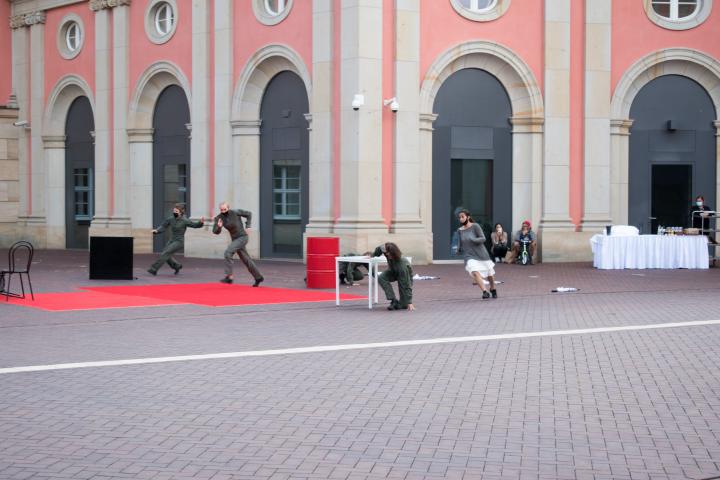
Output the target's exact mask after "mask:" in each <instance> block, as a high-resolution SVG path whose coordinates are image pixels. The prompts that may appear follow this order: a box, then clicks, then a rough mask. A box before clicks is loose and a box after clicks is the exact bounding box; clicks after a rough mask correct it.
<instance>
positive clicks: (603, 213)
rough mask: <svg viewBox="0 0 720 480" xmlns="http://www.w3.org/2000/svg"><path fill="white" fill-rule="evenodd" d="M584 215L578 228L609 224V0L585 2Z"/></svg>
mask: <svg viewBox="0 0 720 480" xmlns="http://www.w3.org/2000/svg"><path fill="white" fill-rule="evenodd" d="M585 15H586V18H585V202H584V203H585V212H584V216H583V220H582V226H581V229H582V230H583V231H588V232H590V233H597V232H598V231H600V230H601V229H602V228H603V227H604V226H605V225H608V224H610V223H612V222H611V213H610V203H611V200H610V198H611V192H610V184H611V181H610V148H611V147H610V101H611V98H612V92H611V87H610V83H611V78H610V68H611V62H612V53H611V40H612V32H611V30H612V25H611V22H612V0H586V1H585Z"/></svg>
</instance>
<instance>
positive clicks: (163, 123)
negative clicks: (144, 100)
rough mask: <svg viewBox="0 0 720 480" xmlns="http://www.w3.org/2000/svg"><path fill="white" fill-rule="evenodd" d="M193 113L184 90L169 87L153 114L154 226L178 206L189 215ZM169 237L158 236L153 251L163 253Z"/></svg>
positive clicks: (173, 86)
mask: <svg viewBox="0 0 720 480" xmlns="http://www.w3.org/2000/svg"><path fill="white" fill-rule="evenodd" d="M189 123H190V110H189V109H188V103H187V98H186V97H185V92H184V91H183V90H182V88H180V87H178V86H177V85H171V86H169V87H167V88H166V89H165V90H163V92H162V93H161V94H160V97H159V98H158V101H157V104H156V105H155V112H154V114H153V129H154V130H153V225H154V226H155V227H157V226H159V225H160V224H161V223H162V222H163V220H164V219H165V218H166V217H167V216H169V215H172V209H173V206H174V205H175V204H176V203H184V204H185V209H186V211H187V212H188V214H189V212H190V132H189V131H188V129H187V124H189ZM169 235H170V232H169V231H166V233H165V235H155V239H154V243H153V249H154V251H156V252H159V251H161V250H162V248H163V245H164V244H165V242H166V241H167V240H168V238H169Z"/></svg>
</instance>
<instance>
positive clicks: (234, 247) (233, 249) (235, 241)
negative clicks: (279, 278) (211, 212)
mask: <svg viewBox="0 0 720 480" xmlns="http://www.w3.org/2000/svg"><path fill="white" fill-rule="evenodd" d="M242 217H245V225H243V221H242ZM251 221H252V213H250V212H248V211H247V210H240V209H237V210H230V206H229V205H228V203H227V202H222V203H221V204H220V214H219V215H217V216H216V217H215V224H214V225H213V233H214V234H215V235H218V234H219V233H220V232H222V229H223V227H225V229H226V230H227V231H228V233H230V239H231V240H232V241H231V242H230V245H228V247H227V248H226V249H225V277H224V278H222V279H220V281H221V282H222V283H233V267H232V266H233V255H235V253H237V254H238V257H240V260H242V262H243V263H244V264H245V267H247V269H248V271H249V272H250V274H251V275H252V276H253V278H255V283H253V287H257V286H258V285H260V283H261V282H262V281H263V280H265V278H264V277H263V276H262V274H261V273H260V270H258V268H257V267H256V266H255V262H253V261H252V258H250V255H249V254H248V252H247V250H246V249H245V247H246V246H247V243H248V233H247V230H246V229H249V228H250V224H251Z"/></svg>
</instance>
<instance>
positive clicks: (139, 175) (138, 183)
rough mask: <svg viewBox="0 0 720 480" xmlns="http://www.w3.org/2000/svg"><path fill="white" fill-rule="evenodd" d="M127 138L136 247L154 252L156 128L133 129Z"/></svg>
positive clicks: (145, 251)
mask: <svg viewBox="0 0 720 480" xmlns="http://www.w3.org/2000/svg"><path fill="white" fill-rule="evenodd" d="M127 141H128V147H129V169H130V190H129V195H130V198H131V199H132V201H131V202H130V205H129V215H130V219H131V222H132V234H133V237H134V238H135V242H134V249H135V252H136V253H152V251H153V238H152V229H153V224H152V215H153V212H152V209H151V208H148V206H149V205H152V204H153V194H152V183H153V165H152V162H151V161H148V160H150V159H152V152H153V129H152V128H137V129H129V130H128V131H127Z"/></svg>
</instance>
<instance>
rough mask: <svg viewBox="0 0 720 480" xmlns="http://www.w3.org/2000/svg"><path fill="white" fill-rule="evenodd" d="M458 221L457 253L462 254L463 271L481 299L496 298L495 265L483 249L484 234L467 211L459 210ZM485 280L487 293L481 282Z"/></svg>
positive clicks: (483, 283)
mask: <svg viewBox="0 0 720 480" xmlns="http://www.w3.org/2000/svg"><path fill="white" fill-rule="evenodd" d="M458 220H459V221H460V224H461V227H460V228H458V235H459V236H460V248H459V250H458V253H462V254H463V257H464V258H465V270H466V271H467V272H468V274H470V276H471V277H472V278H473V279H474V280H475V282H477V284H478V287H480V290H482V292H483V293H482V298H490V296H492V298H497V290H496V289H495V264H494V263H493V262H492V260H490V254H489V253H488V251H487V248H485V234H484V233H483V231H482V228H480V225H478V224H477V223H475V221H474V220H473V219H472V217H471V216H470V212H468V211H467V210H465V209H462V210H460V212H459V213H458ZM485 278H487V279H488V281H489V282H490V289H489V290H490V291H489V292H488V289H487V288H486V287H485V282H484V280H483V279H485Z"/></svg>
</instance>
